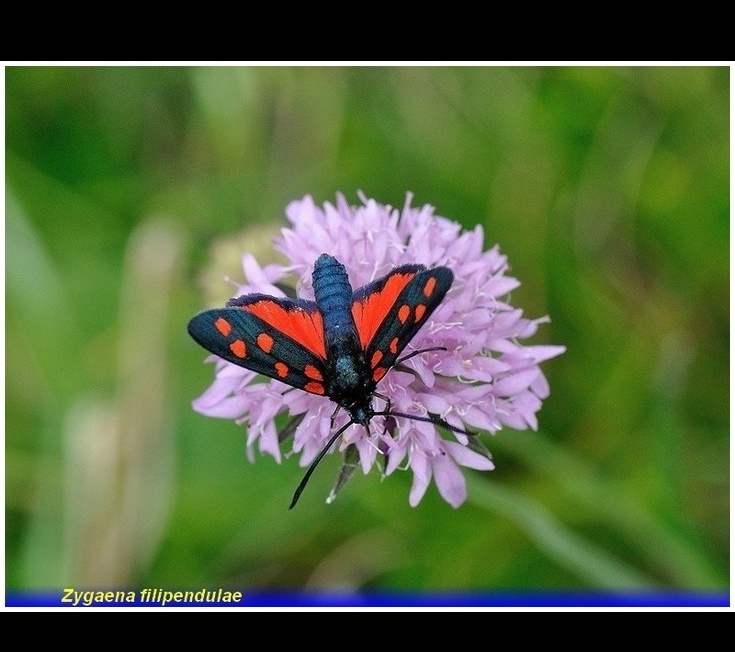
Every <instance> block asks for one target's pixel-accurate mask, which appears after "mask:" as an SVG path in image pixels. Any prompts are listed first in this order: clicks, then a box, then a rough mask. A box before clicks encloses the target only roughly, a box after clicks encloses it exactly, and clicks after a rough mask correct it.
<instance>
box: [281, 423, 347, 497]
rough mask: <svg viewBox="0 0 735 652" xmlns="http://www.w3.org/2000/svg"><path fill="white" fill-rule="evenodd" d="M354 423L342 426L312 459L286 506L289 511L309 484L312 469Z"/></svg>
mask: <svg viewBox="0 0 735 652" xmlns="http://www.w3.org/2000/svg"><path fill="white" fill-rule="evenodd" d="M353 423H354V421H350V422H349V423H346V424H345V425H344V426H342V427H341V428H340V429H339V430H338V431H337V432H335V433H334V434H333V435H332V437H331V438H330V440H329V441H328V442H327V445H326V446H325V447H324V448H322V449H321V450H320V451H319V455H317V456H316V457H315V458H314V461H313V462H312V463H311V466H310V467H309V470H308V471H307V472H306V475H304V478H303V480H301V482H300V483H299V486H298V487H296V491H295V492H294V495H293V500H292V501H291V504H290V505H289V506H288V508H289V509H293V508H294V505H296V503H297V502H298V501H299V498H300V497H301V492H302V491H303V490H304V487H306V483H307V482H309V478H310V477H311V474H312V473H314V469H315V468H316V467H317V465H318V464H319V462H321V461H322V458H323V457H324V456H325V455H326V454H327V451H328V450H329V449H330V448H331V447H332V444H333V443H334V442H335V441H337V438H338V437H339V436H340V435H341V434H342V433H343V432H344V431H345V430H347V428H349V427H350V426H351V425H352V424H353Z"/></svg>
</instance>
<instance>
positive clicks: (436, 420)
mask: <svg viewBox="0 0 735 652" xmlns="http://www.w3.org/2000/svg"><path fill="white" fill-rule="evenodd" d="M375 416H376V417H403V418H404V419H410V420H411V421H425V422H426V423H433V424H434V425H435V426H439V427H441V428H446V429H447V430H451V431H452V432H458V433H459V434H460V435H467V436H468V437H475V436H476V433H474V432H470V431H469V430H462V428H457V426H453V425H452V424H451V423H448V422H447V421H445V420H444V419H442V418H441V417H439V416H436V415H435V414H429V416H427V417H419V416H416V415H414V414H405V413H404V412H393V411H392V410H383V411H382V412H375Z"/></svg>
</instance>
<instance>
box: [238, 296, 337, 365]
mask: <svg viewBox="0 0 735 652" xmlns="http://www.w3.org/2000/svg"><path fill="white" fill-rule="evenodd" d="M242 309H243V310H245V311H247V312H249V313H251V314H253V315H255V316H256V317H260V318H261V319H262V320H263V321H264V322H265V323H266V324H269V325H270V326H273V328H276V329H278V330H279V331H281V332H282V333H283V334H284V335H288V336H289V337H290V338H291V339H293V340H296V341H297V342H298V343H299V344H301V346H303V347H304V348H305V349H308V350H309V351H311V352H312V353H313V354H315V355H317V356H319V357H320V358H322V359H326V357H327V350H326V347H325V346H324V324H323V322H322V315H321V313H320V312H319V311H318V310H304V309H303V308H298V307H292V308H291V309H286V308H284V307H283V306H282V305H281V304H280V303H278V301H275V300H274V299H261V300H260V301H255V302H254V303H248V304H246V305H244V306H242Z"/></svg>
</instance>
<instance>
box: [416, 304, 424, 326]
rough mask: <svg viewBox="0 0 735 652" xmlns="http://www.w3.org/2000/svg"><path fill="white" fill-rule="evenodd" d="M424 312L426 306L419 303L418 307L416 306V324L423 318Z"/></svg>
mask: <svg viewBox="0 0 735 652" xmlns="http://www.w3.org/2000/svg"><path fill="white" fill-rule="evenodd" d="M425 312H426V306H425V305H424V304H423V303H420V304H419V305H418V306H416V322H420V321H421V318H422V317H423V316H424V313H425Z"/></svg>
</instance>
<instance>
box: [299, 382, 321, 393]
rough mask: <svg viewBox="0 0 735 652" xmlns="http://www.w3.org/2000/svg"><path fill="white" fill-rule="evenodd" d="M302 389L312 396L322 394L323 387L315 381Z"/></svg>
mask: <svg viewBox="0 0 735 652" xmlns="http://www.w3.org/2000/svg"><path fill="white" fill-rule="evenodd" d="M304 389H305V390H306V391H307V392H311V393H312V394H324V385H322V384H321V383H317V382H316V381H312V382H310V383H306V385H304Z"/></svg>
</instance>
